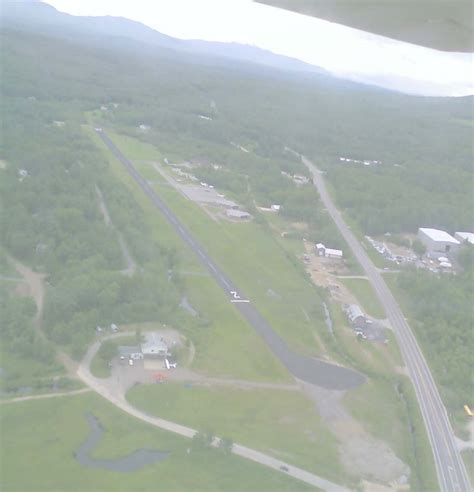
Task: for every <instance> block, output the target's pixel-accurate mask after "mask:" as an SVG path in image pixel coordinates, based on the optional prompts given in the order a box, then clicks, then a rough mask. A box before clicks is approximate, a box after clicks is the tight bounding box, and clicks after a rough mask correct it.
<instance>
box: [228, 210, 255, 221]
mask: <svg viewBox="0 0 474 492" xmlns="http://www.w3.org/2000/svg"><path fill="white" fill-rule="evenodd" d="M225 214H226V215H227V217H229V218H231V219H240V220H246V219H250V217H251V215H250V214H249V213H248V212H244V211H243V210H235V209H233V208H229V209H227V210H226V212H225Z"/></svg>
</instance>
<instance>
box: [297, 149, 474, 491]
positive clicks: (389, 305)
mask: <svg viewBox="0 0 474 492" xmlns="http://www.w3.org/2000/svg"><path fill="white" fill-rule="evenodd" d="M301 157H302V160H303V163H304V164H305V165H306V166H307V167H308V169H309V170H310V171H311V173H312V175H313V182H314V185H315V187H316V189H317V190H318V192H319V194H320V196H321V200H322V202H323V203H324V205H325V207H326V209H327V211H328V212H329V214H330V215H331V217H332V219H333V220H334V222H335V223H336V225H337V227H338V229H339V231H340V232H341V234H342V235H343V236H344V239H345V240H346V241H347V243H348V245H349V247H350V248H351V250H352V252H353V253H354V256H355V257H356V258H357V260H358V261H359V263H360V264H361V265H362V267H363V268H364V270H365V273H366V275H367V277H368V279H369V281H370V282H371V284H372V286H373V287H374V289H375V292H376V293H377V296H378V298H379V299H380V302H381V303H382V305H383V307H384V309H385V312H386V314H387V317H388V319H389V321H390V323H391V325H392V327H393V330H394V332H395V335H396V337H397V341H398V343H399V345H400V348H401V351H402V355H403V358H404V361H405V364H406V366H407V368H408V372H409V374H410V377H411V380H412V382H413V385H414V387H415V391H416V395H417V398H418V403H419V405H420V409H421V413H422V415H423V420H424V422H425V426H426V430H427V433H428V437H429V440H430V443H431V447H432V450H433V455H434V459H435V464H436V471H437V474H438V480H439V484H440V487H441V490H442V491H443V492H469V491H471V485H470V483H469V478H468V476H467V473H466V468H465V466H464V462H463V460H462V458H461V455H460V453H459V451H458V448H457V446H456V440H455V436H454V432H453V429H452V427H451V424H450V422H449V419H448V416H447V412H446V409H445V407H444V405H443V402H442V401H441V397H440V395H439V392H438V389H437V387H436V385H435V382H434V380H433V377H432V375H431V372H430V370H429V368H428V365H427V363H426V361H425V359H424V357H423V354H422V352H421V350H420V347H419V346H418V343H417V341H416V339H415V337H414V335H413V333H412V331H411V329H410V327H409V325H408V323H407V321H406V319H405V317H404V316H403V313H402V311H401V309H400V307H399V306H398V304H397V302H396V300H395V298H394V296H393V294H392V293H391V291H390V289H389V288H388V287H387V284H386V283H385V280H384V279H383V277H382V275H381V274H380V271H379V270H378V269H377V268H376V267H375V265H374V264H373V263H372V260H371V259H370V258H369V256H368V255H367V253H366V252H365V250H364V249H363V247H362V245H361V244H360V242H359V241H358V240H357V239H356V237H355V236H354V234H353V233H352V232H351V231H350V230H349V228H348V226H347V225H346V223H345V222H344V220H343V218H342V217H341V214H340V212H339V211H338V210H337V208H336V207H335V206H334V203H333V202H332V200H331V197H330V196H329V194H328V192H327V190H326V187H325V184H324V180H323V177H322V174H321V173H320V172H319V170H318V169H317V168H316V166H315V165H314V164H313V163H312V162H311V161H309V160H308V159H306V158H305V157H303V156H301Z"/></svg>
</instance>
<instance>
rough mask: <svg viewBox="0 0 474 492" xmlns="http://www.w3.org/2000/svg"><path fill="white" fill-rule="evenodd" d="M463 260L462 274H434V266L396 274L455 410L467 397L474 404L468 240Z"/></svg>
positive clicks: (472, 257)
mask: <svg viewBox="0 0 474 492" xmlns="http://www.w3.org/2000/svg"><path fill="white" fill-rule="evenodd" d="M459 261H460V263H461V265H462V268H463V271H462V273H461V274H460V275H455V276H450V275H448V276H446V275H443V276H441V277H433V275H432V274H431V272H425V271H423V272H420V271H415V270H407V271H404V272H403V273H401V274H400V275H399V277H398V279H397V286H398V288H399V289H400V291H401V295H402V298H403V300H404V301H405V303H406V306H407V307H408V310H409V314H410V315H411V316H413V318H414V319H415V320H416V322H415V324H414V327H415V329H416V333H417V335H418V338H419V339H420V340H421V342H422V345H423V347H424V348H425V352H426V356H427V358H428V360H429V361H430V366H431V367H432V369H433V371H434V373H435V376H436V380H437V382H438V383H439V384H440V387H441V391H442V394H443V396H444V398H445V401H446V403H447V405H448V406H449V407H450V408H455V409H456V410H457V411H459V410H460V409H461V408H462V406H463V405H464V404H466V402H468V403H469V404H471V405H472V404H474V402H473V401H472V354H473V353H474V339H473V336H472V334H473V330H474V325H473V319H472V316H473V310H472V299H473V296H474V287H473V286H474V248H472V247H470V246H465V248H464V250H463V251H462V252H461V253H460V256H459Z"/></svg>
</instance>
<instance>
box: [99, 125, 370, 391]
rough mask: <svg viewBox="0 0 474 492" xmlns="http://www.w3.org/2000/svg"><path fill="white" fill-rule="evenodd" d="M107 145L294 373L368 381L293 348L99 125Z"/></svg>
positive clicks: (342, 384) (322, 382) (332, 384)
mask: <svg viewBox="0 0 474 492" xmlns="http://www.w3.org/2000/svg"><path fill="white" fill-rule="evenodd" d="M95 131H96V133H97V134H98V135H99V136H100V138H101V139H102V141H103V142H104V143H105V145H106V146H107V147H108V148H109V150H110V151H111V152H112V153H113V155H114V156H115V157H116V158H117V159H118V160H119V161H120V162H121V163H122V164H123V165H124V166H125V168H126V170H127V171H128V172H129V174H130V175H131V176H132V177H133V179H135V181H136V182H137V183H138V185H139V186H140V187H141V189H142V190H143V192H144V193H145V194H146V195H147V196H148V197H149V198H150V200H151V201H152V202H153V204H154V205H155V207H156V208H157V209H158V210H159V211H160V212H161V213H162V214H163V215H164V216H165V217H166V220H167V221H168V222H169V223H170V224H171V226H172V227H173V228H174V230H175V231H176V232H177V233H178V235H179V236H180V237H181V239H182V240H183V241H184V242H185V243H186V244H187V245H188V246H189V247H190V248H191V250H192V251H194V253H195V254H196V256H197V257H198V258H199V260H200V261H201V262H202V263H203V264H204V266H205V267H206V268H207V269H208V271H209V273H210V274H211V276H212V277H214V279H215V280H216V282H217V283H218V284H219V286H220V287H221V288H222V289H223V290H224V292H225V293H226V295H227V296H228V298H229V301H230V302H232V303H233V304H234V305H235V307H236V309H238V310H239V311H240V313H241V314H242V315H243V317H244V318H245V319H246V320H247V322H248V323H249V324H250V325H251V326H252V327H253V328H254V329H255V331H256V332H257V333H258V334H259V335H260V336H261V337H262V338H263V340H264V341H265V342H266V344H267V345H268V347H269V348H270V350H271V351H272V352H273V354H274V355H275V356H276V357H277V358H278V359H279V360H280V361H281V362H282V363H283V365H284V366H285V367H286V368H287V369H288V370H289V372H290V373H291V374H293V376H295V377H296V378H298V379H300V380H302V381H305V382H307V383H311V384H315V385H317V386H321V387H323V388H327V389H335V390H345V389H350V388H354V387H356V386H358V385H360V384H362V383H363V382H364V381H365V377H364V376H363V375H362V374H360V373H359V372H357V371H354V370H352V369H347V368H345V367H341V366H338V365H335V364H330V363H328V362H324V361H322V360H319V359H316V358H314V357H307V356H304V355H301V354H298V353H296V352H294V351H293V350H291V349H290V348H289V347H288V345H287V344H286V343H285V342H284V340H283V339H282V338H281V337H280V336H279V335H278V334H277V333H276V332H275V331H274V330H273V328H272V327H271V326H270V325H269V324H268V322H267V321H266V320H265V319H264V318H263V316H262V315H261V314H260V313H259V312H258V310H257V309H256V307H255V306H254V305H253V304H252V303H251V302H250V299H248V298H247V297H246V296H245V294H244V293H243V292H242V291H241V290H240V289H239V288H238V287H237V286H236V285H235V284H234V282H233V281H232V280H231V279H230V278H229V277H228V276H227V275H225V274H224V272H223V271H222V270H221V269H220V268H219V266H218V265H217V264H216V263H215V262H214V261H213V260H212V259H211V257H210V256H209V255H208V253H207V252H206V250H205V249H204V248H203V247H202V246H201V245H200V244H199V242H198V241H197V240H196V238H195V237H193V236H192V234H191V233H190V232H189V231H188V229H187V228H186V227H185V226H184V225H183V224H182V223H181V221H180V220H179V219H178V217H176V215H175V214H174V213H173V212H172V210H171V209H170V208H169V207H168V206H167V205H166V204H165V203H164V201H163V200H161V198H160V197H159V196H158V195H157V194H156V192H155V191H154V190H153V188H152V187H151V186H150V185H149V183H148V182H147V181H146V180H145V179H144V178H143V177H142V176H141V175H140V173H139V172H138V171H137V170H136V169H135V167H134V166H133V164H132V163H131V162H130V161H129V160H128V159H127V158H126V157H125V156H124V155H123V154H122V152H121V151H120V150H119V149H118V148H117V146H116V145H115V144H114V143H113V142H112V140H111V139H110V138H109V137H108V135H107V134H106V133H105V132H104V130H102V129H97V128H96V130H95Z"/></svg>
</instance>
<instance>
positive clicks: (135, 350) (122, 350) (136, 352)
mask: <svg viewBox="0 0 474 492" xmlns="http://www.w3.org/2000/svg"><path fill="white" fill-rule="evenodd" d="M118 354H119V357H124V358H126V359H135V358H142V357H143V354H142V351H141V349H140V347H138V346H136V347H135V346H126V345H122V346H120V347H119V348H118Z"/></svg>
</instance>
